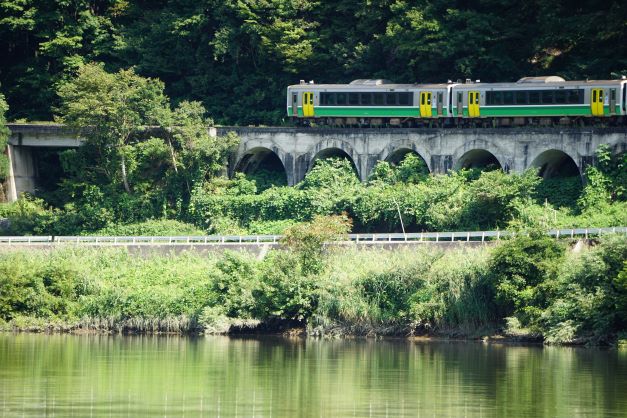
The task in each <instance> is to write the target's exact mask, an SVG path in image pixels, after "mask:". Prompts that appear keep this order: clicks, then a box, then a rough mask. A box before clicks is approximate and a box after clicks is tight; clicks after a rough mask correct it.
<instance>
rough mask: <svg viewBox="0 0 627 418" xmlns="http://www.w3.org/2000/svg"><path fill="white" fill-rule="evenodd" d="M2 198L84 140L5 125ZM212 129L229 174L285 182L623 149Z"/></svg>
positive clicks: (617, 132)
mask: <svg viewBox="0 0 627 418" xmlns="http://www.w3.org/2000/svg"><path fill="white" fill-rule="evenodd" d="M8 126H9V129H10V130H11V137H10V138H9V144H8V147H7V154H8V156H9V160H10V167H9V171H10V172H9V178H8V181H7V183H8V184H7V186H8V190H7V198H8V200H15V199H16V198H17V196H19V194H20V193H21V192H25V191H26V192H34V191H36V190H37V185H38V181H39V180H40V179H42V178H45V177H46V174H47V173H42V172H40V171H41V164H38V162H37V158H38V157H37V156H38V153H37V150H38V149H41V148H48V149H49V148H72V147H77V146H80V144H81V140H80V138H77V137H76V135H74V134H73V133H72V132H69V131H68V130H67V129H66V128H65V127H64V126H62V125H34V124H9V125H8ZM209 129H210V132H211V133H212V134H214V135H218V136H222V135H226V134H227V133H228V132H235V133H236V134H237V135H238V136H239V137H240V139H241V141H240V144H239V148H238V150H237V152H236V154H235V155H233V156H232V158H231V161H230V164H229V174H231V175H232V174H233V173H235V172H237V171H242V172H247V173H253V172H254V171H255V170H258V169H260V168H264V167H267V166H273V168H275V169H276V168H277V167H279V169H281V170H284V172H285V176H286V178H287V182H288V184H290V185H293V184H296V183H298V182H299V181H301V180H302V179H303V178H304V177H305V174H306V173H307V172H308V171H309V170H310V169H311V168H312V167H313V165H314V162H315V161H316V160H317V159H321V158H327V157H334V156H337V157H344V158H348V159H349V160H350V161H351V162H352V164H353V165H354V167H355V170H356V171H357V174H358V175H359V177H360V178H361V179H362V180H366V179H367V178H368V176H369V175H370V173H371V172H372V169H373V168H374V166H375V165H376V163H377V162H378V161H382V160H383V161H389V162H391V163H398V162H399V161H400V160H402V158H403V157H404V156H405V155H406V154H407V153H414V154H417V155H418V156H420V157H421V158H422V159H423V160H424V162H425V163H426V166H427V167H428V169H429V171H430V172H431V173H445V172H447V171H448V170H451V169H459V168H471V167H485V166H487V165H492V166H496V167H500V168H502V169H503V170H505V171H513V172H521V171H523V170H525V169H527V168H529V167H538V168H539V169H540V174H541V175H543V176H545V177H551V176H559V175H581V174H582V173H583V170H584V169H585V167H586V166H587V165H589V164H594V162H595V161H594V160H595V150H596V149H597V148H598V147H599V145H601V144H607V145H609V146H610V147H611V149H612V151H613V152H615V153H622V152H625V151H627V129H626V128H589V127H586V128H568V129H561V128H512V129H427V128H421V129H401V128H396V129H348V128H346V129H344V128H342V129H337V128H291V127H275V128H257V127H217V128H209Z"/></svg>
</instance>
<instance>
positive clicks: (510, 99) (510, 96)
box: [503, 91, 514, 105]
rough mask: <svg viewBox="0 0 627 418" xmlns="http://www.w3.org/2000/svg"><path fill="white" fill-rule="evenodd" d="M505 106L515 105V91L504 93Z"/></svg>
mask: <svg viewBox="0 0 627 418" xmlns="http://www.w3.org/2000/svg"><path fill="white" fill-rule="evenodd" d="M503 104H504V105H512V104H514V92H513V91H504V92H503Z"/></svg>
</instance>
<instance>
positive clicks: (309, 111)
mask: <svg viewBox="0 0 627 418" xmlns="http://www.w3.org/2000/svg"><path fill="white" fill-rule="evenodd" d="M313 97H314V96H313V93H311V92H305V93H303V116H304V117H306V118H313V116H314V102H313Z"/></svg>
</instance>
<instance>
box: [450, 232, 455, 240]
mask: <svg viewBox="0 0 627 418" xmlns="http://www.w3.org/2000/svg"><path fill="white" fill-rule="evenodd" d="M453 241H455V232H451V242H453Z"/></svg>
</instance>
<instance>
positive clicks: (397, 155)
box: [381, 143, 431, 172]
mask: <svg viewBox="0 0 627 418" xmlns="http://www.w3.org/2000/svg"><path fill="white" fill-rule="evenodd" d="M381 154H382V155H381V156H382V158H381V160H383V161H387V162H388V163H390V164H393V165H397V164H399V163H400V162H401V161H403V159H404V158H405V157H406V156H407V154H414V155H417V156H418V157H420V159H421V160H422V161H423V162H424V163H425V166H426V167H427V170H429V172H431V161H430V160H431V158H430V157H431V155H430V154H429V152H428V151H427V150H426V149H425V148H422V147H419V146H416V145H415V144H408V143H403V144H394V143H393V144H390V145H389V146H387V147H386V148H385V149H384V150H383V152H382V153H381Z"/></svg>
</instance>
